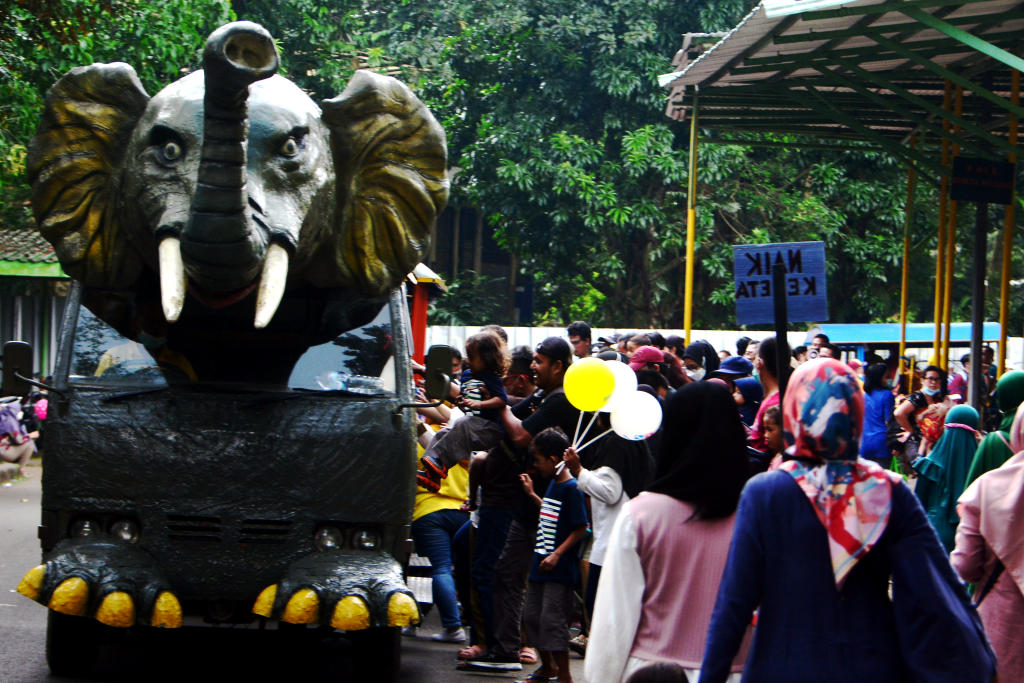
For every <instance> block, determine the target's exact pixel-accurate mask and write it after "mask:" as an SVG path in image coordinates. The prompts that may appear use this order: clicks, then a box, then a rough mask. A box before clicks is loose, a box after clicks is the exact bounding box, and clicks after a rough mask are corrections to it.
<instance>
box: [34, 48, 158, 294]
mask: <svg viewBox="0 0 1024 683" xmlns="http://www.w3.org/2000/svg"><path fill="white" fill-rule="evenodd" d="M148 101H149V96H148V95H147V94H146V91H145V90H144V89H143V87H142V83H140V82H139V79H138V77H137V76H136V75H135V70H134V69H132V68H131V67H130V66H128V65H127V64H121V63H115V64H93V65H92V66H86V67H78V68H76V69H72V70H71V71H70V72H68V74H67V75H65V76H64V77H63V78H61V79H60V80H59V81H57V82H56V83H55V84H54V85H53V87H52V88H50V91H49V92H48V93H47V95H46V109H45V110H44V112H43V118H42V122H41V123H40V124H39V129H38V130H37V131H36V135H35V137H34V138H33V139H32V141H31V142H30V143H29V149H28V160H27V170H28V177H29V182H30V183H31V184H32V209H33V211H34V212H35V216H36V221H37V223H38V224H39V231H40V232H41V233H42V234H43V237H45V238H46V239H47V240H49V242H50V243H51V244H53V247H54V249H55V250H56V252H57V257H58V258H59V259H60V263H61V266H62V267H63V268H64V272H66V273H67V274H68V275H70V276H71V277H73V278H75V279H76V280H80V281H81V282H82V283H83V284H85V285H88V286H96V287H123V286H126V285H129V284H131V283H133V282H134V281H135V280H136V279H137V278H138V275H139V269H140V268H141V265H140V261H139V259H138V258H137V257H134V256H133V255H129V254H128V253H127V251H128V250H129V249H130V246H129V245H128V240H127V239H125V236H124V235H123V234H122V232H123V230H124V226H123V225H121V224H120V223H119V220H118V216H117V211H116V204H117V195H118V187H119V186H120V169H121V162H122V160H123V158H124V155H125V150H126V148H127V147H128V141H129V139H130V137H131V134H132V130H133V128H134V127H135V123H136V121H138V119H139V117H140V116H142V113H143V112H144V111H145V109H146V104H147V103H148Z"/></svg>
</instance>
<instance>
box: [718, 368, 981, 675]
mask: <svg viewBox="0 0 1024 683" xmlns="http://www.w3.org/2000/svg"><path fill="white" fill-rule="evenodd" d="M782 413H783V423H784V432H785V435H786V441H787V443H789V444H791V446H790V447H789V448H788V449H787V452H788V453H789V454H790V456H792V458H793V459H792V460H790V461H787V462H786V463H784V464H783V466H782V467H781V468H780V469H778V470H775V471H772V472H766V473H764V474H760V475H758V476H756V477H754V478H753V479H751V480H750V481H749V482H748V483H747V486H746V488H745V489H744V491H743V495H742V497H741V498H740V504H739V509H738V511H737V515H736V526H735V530H734V532H733V538H732V544H731V546H730V549H729V559H728V561H727V562H726V567H725V574H724V576H723V578H722V583H721V585H720V587H719V592H718V599H717V601H716V603H715V609H714V613H713V615H712V617H711V626H710V629H709V632H708V641H707V647H706V649H705V652H704V661H703V663H702V666H701V676H700V680H701V681H702V682H704V681H707V682H713V681H724V680H726V678H727V676H728V675H729V667H730V662H731V660H732V658H733V656H734V654H735V652H736V650H737V648H738V647H739V644H740V640H741V638H742V637H743V633H744V630H745V629H746V626H747V624H749V623H750V622H751V620H752V619H754V618H755V617H754V613H755V610H757V616H756V629H755V632H754V641H753V645H752V647H751V649H750V653H749V655H748V657H747V662H746V665H745V667H744V670H743V680H744V681H788V682H793V683H795V682H798V681H872V683H880V682H882V681H957V682H965V681H979V682H980V681H990V680H991V679H992V677H993V675H994V674H995V657H994V655H993V654H992V651H991V648H989V646H988V643H987V641H986V640H985V636H984V634H983V632H982V630H981V625H980V622H979V620H978V617H977V615H976V613H975V611H974V609H973V608H972V607H971V606H970V604H969V603H968V600H967V595H966V593H965V592H964V589H963V586H962V584H961V583H960V581H959V580H958V579H957V578H956V576H955V575H954V573H953V571H952V569H951V568H950V565H949V561H948V560H947V558H946V554H945V552H944V551H943V549H942V547H941V546H940V545H939V542H938V539H937V538H936V536H935V532H934V531H933V530H932V528H931V526H930V525H929V524H928V521H927V520H926V519H925V516H924V511H923V510H922V509H921V505H920V504H919V503H918V501H917V498H916V497H915V496H914V494H913V492H911V491H910V490H909V489H908V488H907V487H906V485H904V484H903V483H902V480H901V479H900V478H899V477H898V476H896V475H893V474H891V473H888V472H886V471H885V470H883V469H882V468H881V467H879V466H878V465H876V464H875V463H872V462H870V461H867V460H864V459H858V457H857V453H858V448H859V439H860V432H861V426H862V421H863V418H864V396H863V392H862V391H861V389H860V386H859V385H858V383H857V380H856V378H855V376H854V374H853V372H852V371H851V370H850V369H849V368H848V367H846V366H845V365H843V364H842V363H839V362H838V361H835V360H832V359H818V360H815V361H811V362H809V363H806V364H804V365H802V366H801V367H800V368H799V369H798V370H797V371H796V372H795V373H794V374H793V377H792V378H791V379H790V382H789V387H788V389H787V391H786V396H785V399H784V403H783V410H782ZM890 577H891V579H892V598H890V597H889V580H890Z"/></svg>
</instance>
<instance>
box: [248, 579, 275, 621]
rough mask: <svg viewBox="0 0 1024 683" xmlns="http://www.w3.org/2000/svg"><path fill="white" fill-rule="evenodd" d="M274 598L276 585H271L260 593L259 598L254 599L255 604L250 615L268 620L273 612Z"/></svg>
mask: <svg viewBox="0 0 1024 683" xmlns="http://www.w3.org/2000/svg"><path fill="white" fill-rule="evenodd" d="M276 598H277V584H276V583H272V584H270V585H269V586H267V587H266V588H264V589H263V590H262V591H261V592H260V595H259V597H258V598H256V602H255V603H254V604H253V606H252V613H253V614H258V615H260V616H261V617H266V618H267V619H269V618H270V615H271V613H272V612H273V611H274V600H275V599H276Z"/></svg>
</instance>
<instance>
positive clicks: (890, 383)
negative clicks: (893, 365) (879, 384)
mask: <svg viewBox="0 0 1024 683" xmlns="http://www.w3.org/2000/svg"><path fill="white" fill-rule="evenodd" d="M885 386H887V387H889V388H890V389H895V388H896V380H895V379H888V380H886V381H885Z"/></svg>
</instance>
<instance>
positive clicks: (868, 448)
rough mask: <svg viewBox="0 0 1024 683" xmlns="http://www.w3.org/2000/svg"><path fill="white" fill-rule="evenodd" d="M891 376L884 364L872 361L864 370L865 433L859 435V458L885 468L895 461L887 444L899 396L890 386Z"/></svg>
mask: <svg viewBox="0 0 1024 683" xmlns="http://www.w3.org/2000/svg"><path fill="white" fill-rule="evenodd" d="M891 376H892V373H891V372H890V371H889V366H888V365H886V364H885V363H871V364H870V365H868V367H867V369H866V370H865V371H864V432H863V434H861V438H860V457H862V458H867V459H868V460H873V461H875V462H876V463H878V464H879V465H881V466H882V467H885V466H886V465H888V464H889V461H890V460H892V453H890V452H889V447H888V446H886V445H885V431H886V426H887V425H888V424H889V420H890V419H891V418H892V411H893V409H894V408H895V407H896V397H895V396H893V395H892V387H890V386H889V379H890V377H891Z"/></svg>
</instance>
